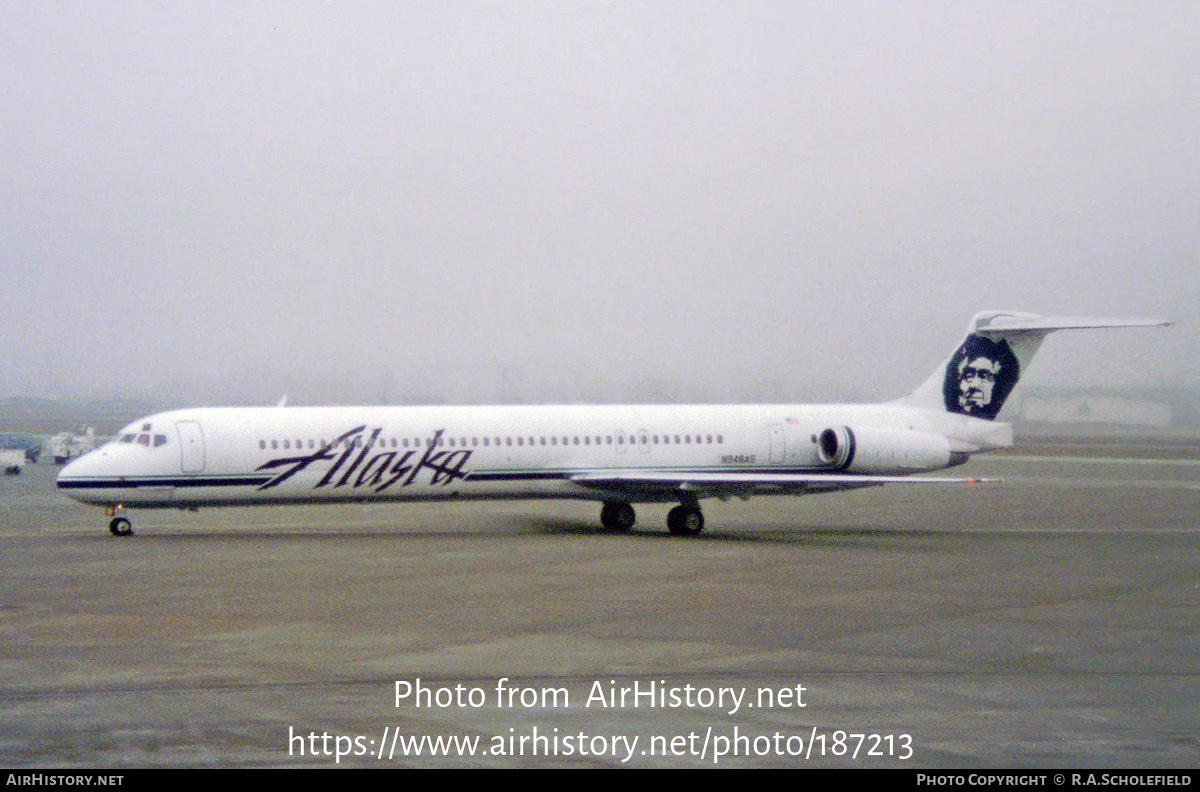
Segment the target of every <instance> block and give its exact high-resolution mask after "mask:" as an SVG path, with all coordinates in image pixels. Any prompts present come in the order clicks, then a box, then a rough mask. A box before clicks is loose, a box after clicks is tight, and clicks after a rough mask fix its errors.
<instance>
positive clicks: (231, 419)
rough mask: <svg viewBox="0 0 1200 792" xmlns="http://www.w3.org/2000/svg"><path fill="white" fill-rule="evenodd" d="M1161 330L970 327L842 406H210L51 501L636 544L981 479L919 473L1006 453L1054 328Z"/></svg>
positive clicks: (981, 320) (83, 462) (74, 469)
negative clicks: (494, 522)
mask: <svg viewBox="0 0 1200 792" xmlns="http://www.w3.org/2000/svg"><path fill="white" fill-rule="evenodd" d="M1168 324H1171V322H1169V321H1166V320H1160V319H1103V318H1090V317H1061V316H1041V315H1037V314H1029V313H1019V312H1014V311H983V312H981V313H978V314H976V315H975V317H974V318H973V319H972V320H971V323H970V325H969V327H968V329H967V334H966V338H965V339H964V340H963V341H962V343H960V344H959V345H958V346H957V347H956V348H955V349H954V351H953V352H952V353H951V354H950V356H949V357H948V358H946V360H945V361H944V362H943V363H942V364H941V365H940V366H939V367H938V368H937V369H935V370H934V371H933V373H932V374H931V375H930V376H929V378H928V379H927V380H926V381H925V382H924V383H923V384H921V385H920V386H919V387H918V388H917V389H916V390H914V391H912V392H911V393H909V394H908V395H906V396H904V397H902V398H900V399H897V400H895V401H890V402H885V403H880V404H842V405H787V404H784V405H724V406H720V405H629V406H621V405H557V406H555V405H550V406H545V405H543V406H525V405H520V406H474V407H472V406H423V407H406V406H391V407H389V406H380V407H295V406H286V397H284V399H282V400H281V401H280V404H279V405H278V406H276V407H200V408H192V409H181V410H174V411H170V412H163V413H158V414H156V415H151V416H149V417H146V418H141V419H138V420H136V421H134V422H133V423H131V424H129V425H128V426H126V427H125V428H124V429H122V430H121V431H120V433H119V434H118V435H117V436H116V438H115V439H114V440H112V441H111V442H109V443H107V444H105V445H104V446H102V447H100V448H98V449H96V450H94V451H92V452H90V453H88V454H86V455H85V456H83V457H81V458H79V459H77V460H75V461H73V462H71V463H70V464H68V465H67V466H66V467H65V468H64V469H63V470H62V472H61V473H60V474H59V476H58V480H57V485H58V488H59V489H60V490H61V491H62V492H63V493H64V494H66V495H67V496H69V497H71V498H74V499H75V500H77V501H80V502H83V503H87V504H95V505H98V506H103V507H104V509H105V513H106V514H107V516H109V517H111V518H112V519H111V521H110V523H109V530H110V532H111V533H112V534H113V535H114V536H128V535H130V534H132V533H133V528H132V525H131V523H130V521H129V519H128V518H127V517H126V516H124V515H125V510H126V509H133V508H147V509H154V508H181V509H189V510H195V509H198V508H200V507H208V506H252V505H276V504H289V503H291V504H315V503H331V502H385V501H428V500H450V499H480V500H496V499H534V498H556V499H576V500H584V501H593V502H599V503H600V504H601V510H600V523H601V525H602V526H603V527H604V528H605V529H607V530H609V531H613V532H626V531H629V530H630V529H631V528H633V526H634V524H635V522H636V519H637V517H636V512H635V510H634V504H642V503H677V504H678V505H676V506H675V507H674V508H672V509H671V510H670V512H669V513H668V516H667V528H668V530H669V531H670V532H671V533H672V534H675V535H679V536H695V535H697V534H699V533H700V532H701V531H702V530H703V528H704V515H703V512H702V511H701V508H700V501H701V500H702V499H705V498H719V499H722V500H727V499H729V498H733V497H736V498H741V499H749V498H750V497H751V496H756V495H809V494H815V493H825V492H834V491H839V490H850V489H857V488H860V487H870V486H878V485H882V484H897V483H909V484H915V483H919V484H939V483H941V484H949V483H972V482H975V481H977V479H971V478H948V477H939V476H915V475H913V474H918V473H931V472H934V471H940V470H945V469H947V468H952V467H955V466H957V465H961V464H963V463H964V462H966V461H967V460H968V458H970V456H971V455H972V454H975V453H980V452H986V451H993V450H996V449H1001V448H1007V447H1009V446H1011V445H1012V444H1013V431H1012V425H1011V424H1008V423H1004V422H1001V421H997V420H996V417H997V415H998V414H999V413H1000V410H1001V408H1002V407H1003V406H1004V404H1005V402H1006V401H1007V399H1008V398H1009V396H1010V395H1011V394H1012V390H1013V388H1014V387H1015V386H1016V384H1017V381H1018V379H1019V378H1020V375H1021V374H1022V373H1023V372H1024V371H1025V370H1026V369H1027V368H1028V366H1029V364H1030V362H1031V361H1032V359H1033V356H1034V354H1035V353H1036V352H1037V350H1038V348H1039V347H1040V346H1041V343H1042V341H1043V340H1044V339H1045V337H1046V336H1047V335H1048V334H1049V333H1051V332H1054V331H1056V330H1071V329H1087V328H1114V327H1149V326H1162V325H1168Z"/></svg>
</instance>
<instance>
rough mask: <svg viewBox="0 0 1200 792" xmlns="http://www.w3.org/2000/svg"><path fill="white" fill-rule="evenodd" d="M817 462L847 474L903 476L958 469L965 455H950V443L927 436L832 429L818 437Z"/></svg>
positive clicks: (908, 431)
mask: <svg viewBox="0 0 1200 792" xmlns="http://www.w3.org/2000/svg"><path fill="white" fill-rule="evenodd" d="M817 459H818V460H819V461H820V462H821V464H824V465H828V466H829V467H831V468H833V469H835V470H843V471H846V472H849V473H875V474H891V473H899V474H903V473H914V472H917V471H922V470H942V469H944V468H948V467H952V466H954V465H960V464H962V463H963V462H965V461H966V455H965V454H958V453H954V452H952V451H951V450H950V441H949V440H947V439H946V438H945V437H942V436H941V435H936V434H930V433H929V432H917V431H914V430H911V429H883V428H879V427H874V426H866V427H860V428H858V429H851V428H850V427H849V426H833V427H830V428H828V429H825V430H824V431H822V432H821V434H820V435H818V437H817Z"/></svg>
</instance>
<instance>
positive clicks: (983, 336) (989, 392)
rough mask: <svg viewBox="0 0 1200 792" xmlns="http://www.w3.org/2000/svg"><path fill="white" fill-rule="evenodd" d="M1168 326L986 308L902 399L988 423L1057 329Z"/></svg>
mask: <svg viewBox="0 0 1200 792" xmlns="http://www.w3.org/2000/svg"><path fill="white" fill-rule="evenodd" d="M1168 324H1170V322H1169V321H1166V320H1162V319H1102V318H1094V317H1087V316H1040V315H1038V314H1029V313H1019V312H1017V311H982V312H980V313H977V314H975V318H974V319H972V320H971V324H970V326H969V327H968V328H967V337H966V338H965V339H963V341H962V343H961V344H959V345H958V347H957V348H956V349H955V350H954V351H953V352H952V353H951V354H950V357H949V358H947V360H946V362H945V363H943V364H942V365H941V366H940V367H938V369H937V370H935V371H934V372H933V374H931V375H930V376H929V379H927V380H926V381H925V382H924V384H922V385H921V387H919V388H917V389H916V390H915V391H913V392H912V393H910V394H909V395H908V396H905V397H904V398H903V399H901V402H902V403H904V404H909V405H912V406H914V407H921V408H924V409H928V410H938V411H944V412H948V413H957V414H959V415H965V416H968V417H971V418H983V419H986V420H989V421H990V420H993V419H994V418H995V417H996V416H997V415H998V414H999V413H1000V410H1001V409H1002V408H1003V407H1004V403H1005V402H1006V401H1007V400H1008V397H1009V396H1010V395H1011V394H1012V392H1013V389H1014V388H1015V387H1016V386H1017V382H1018V381H1019V380H1020V378H1021V375H1022V374H1023V373H1024V372H1025V370H1026V368H1027V367H1028V366H1029V364H1030V363H1031V362H1032V361H1033V356H1034V354H1036V353H1037V351H1038V348H1039V347H1040V346H1041V345H1042V341H1043V340H1045V338H1046V336H1047V335H1049V334H1050V333H1052V332H1054V331H1055V330H1086V329H1095V328H1108V327H1157V326H1161V325H1168Z"/></svg>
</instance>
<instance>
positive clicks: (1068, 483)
mask: <svg viewBox="0 0 1200 792" xmlns="http://www.w3.org/2000/svg"><path fill="white" fill-rule="evenodd" d="M1004 480H1005V482H1007V483H1009V484H1021V485H1023V486H1028V485H1031V484H1036V485H1039V486H1050V487H1079V488H1096V489H1111V488H1117V487H1136V488H1139V489H1151V490H1200V483H1196V482H1193V481H1144V480H1141V479H1107V478H1105V479H1100V478H1086V479H1085V478H1079V479H1072V478H1058V477H1054V478H1046V477H1043V476H1037V477H1034V476H1028V477H1025V476H1006V477H1005V479H1004Z"/></svg>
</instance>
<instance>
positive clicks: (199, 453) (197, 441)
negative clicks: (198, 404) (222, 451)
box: [175, 421, 204, 473]
mask: <svg viewBox="0 0 1200 792" xmlns="http://www.w3.org/2000/svg"><path fill="white" fill-rule="evenodd" d="M175 429H176V430H177V431H178V432H179V465H180V469H181V470H183V472H184V473H202V472H204V431H203V430H202V429H201V428H200V424H199V423H197V422H196V421H180V422H179V423H177V424H175Z"/></svg>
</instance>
